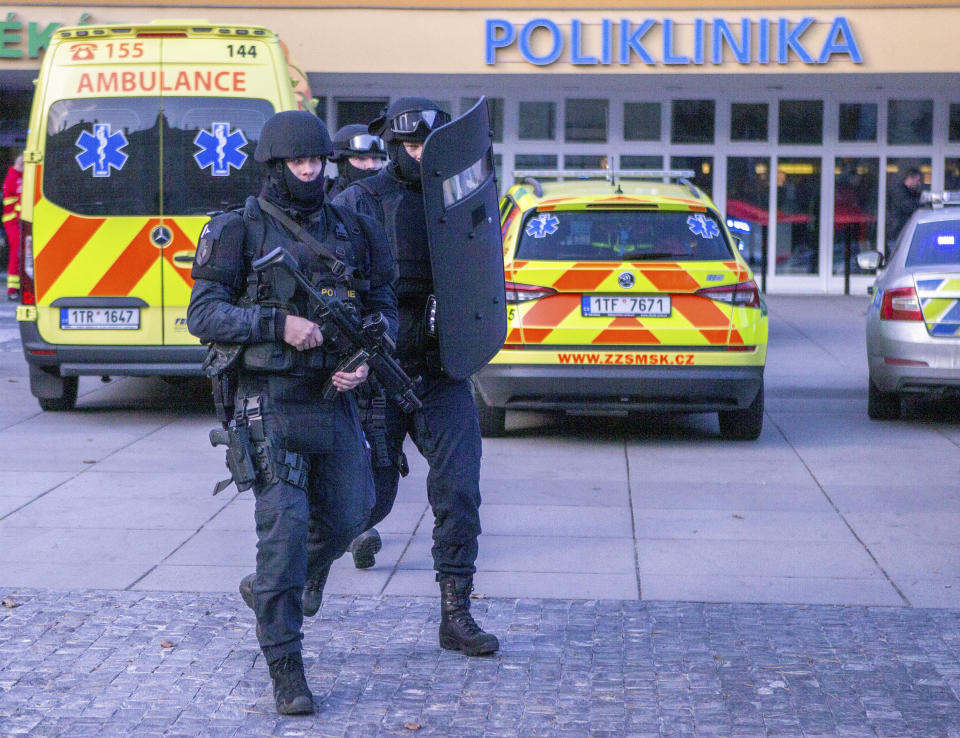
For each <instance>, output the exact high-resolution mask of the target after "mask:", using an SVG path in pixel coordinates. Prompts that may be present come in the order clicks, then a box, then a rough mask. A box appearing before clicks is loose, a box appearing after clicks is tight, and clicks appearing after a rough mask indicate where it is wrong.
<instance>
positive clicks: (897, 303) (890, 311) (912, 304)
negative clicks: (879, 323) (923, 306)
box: [880, 287, 923, 320]
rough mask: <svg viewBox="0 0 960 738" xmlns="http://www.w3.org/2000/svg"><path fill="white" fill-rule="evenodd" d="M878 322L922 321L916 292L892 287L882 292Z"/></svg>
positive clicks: (908, 288) (906, 288)
mask: <svg viewBox="0 0 960 738" xmlns="http://www.w3.org/2000/svg"><path fill="white" fill-rule="evenodd" d="M880 320H923V313H922V312H920V300H919V299H918V298H917V291H916V290H915V289H914V288H913V287H894V288H893V289H889V290H886V291H884V293H883V306H882V307H881V308H880Z"/></svg>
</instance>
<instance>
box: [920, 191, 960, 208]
mask: <svg viewBox="0 0 960 738" xmlns="http://www.w3.org/2000/svg"><path fill="white" fill-rule="evenodd" d="M920 203H921V204H923V205H932V206H933V207H935V208H942V207H943V206H944V205H960V190H945V191H944V192H930V191H929V190H924V191H923V192H921V193H920Z"/></svg>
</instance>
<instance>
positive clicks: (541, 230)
mask: <svg viewBox="0 0 960 738" xmlns="http://www.w3.org/2000/svg"><path fill="white" fill-rule="evenodd" d="M559 225H560V220H559V218H557V216H555V215H550V214H549V213H541V214H540V215H538V216H537V217H536V218H534V219H533V220H531V221H530V222H529V223H527V227H526V230H525V233H526V234H527V235H528V236H532V237H533V238H546V237H547V236H549V235H552V234H554V233H556V232H557V228H558V227H559Z"/></svg>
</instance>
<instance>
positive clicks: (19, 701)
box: [0, 589, 960, 738]
mask: <svg viewBox="0 0 960 738" xmlns="http://www.w3.org/2000/svg"><path fill="white" fill-rule="evenodd" d="M2 597H3V600H4V607H2V608H0V736H15V735H24V734H27V735H36V736H55V735H56V736H70V737H71V738H73V737H74V736H87V735H90V736H127V735H136V736H153V735H164V736H299V735H311V736H379V735H383V736H417V737H418V738H419V737H420V736H436V735H443V736H452V735H455V736H538V735H539V736H596V737H598V738H599V737H601V736H611V737H612V736H616V737H618V738H619V737H620V736H671V735H704V736H761V735H777V736H794V735H796V736H800V735H803V736H875V735H879V736H924V737H927V736H960V699H958V696H960V659H958V651H960V611H956V610H924V609H912V608H865V607H833V606H788V605H748V604H732V605H730V604H692V603H691V604H686V603H666V602H663V603H660V602H636V601H622V602H621V601H616V600H601V601H591V600H525V599H520V600H514V599H478V600H475V601H474V611H475V613H476V614H477V616H478V619H479V620H480V621H481V622H482V624H483V625H484V626H485V627H486V628H487V629H489V630H491V631H492V632H495V633H497V634H498V635H499V636H500V638H501V643H502V651H501V652H500V653H499V654H498V655H496V656H494V657H489V658H473V659H470V658H467V657H465V656H462V655H460V654H457V653H452V652H447V651H442V650H441V649H440V648H439V647H438V645H437V623H438V617H439V612H438V610H439V607H438V600H437V599H436V598H428V597H419V598H417V597H381V598H375V597H337V596H332V597H329V598H328V599H327V601H326V602H325V603H324V605H323V608H322V610H321V611H320V614H319V615H318V616H317V617H316V618H314V619H311V620H308V621H307V624H306V627H305V640H304V657H305V664H306V668H307V677H308V680H309V682H310V684H311V687H312V689H313V692H314V695H315V698H316V700H317V703H318V708H319V711H318V714H317V715H315V716H312V717H298V718H293V717H291V718H280V717H279V716H277V715H276V713H275V712H274V708H273V698H272V691H271V687H270V681H269V677H268V674H267V669H266V666H265V665H264V663H263V660H262V657H261V656H260V655H259V650H258V648H257V643H256V638H255V634H254V620H253V615H252V613H250V611H249V610H247V609H246V608H245V606H244V605H243V603H242V602H241V601H240V598H239V596H232V595H220V594H217V595H210V594H195V593H162V594H156V593H138V592H122V591H77V592H63V591H51V590H34V589H13V590H8V591H4V592H2ZM11 605H13V607H11Z"/></svg>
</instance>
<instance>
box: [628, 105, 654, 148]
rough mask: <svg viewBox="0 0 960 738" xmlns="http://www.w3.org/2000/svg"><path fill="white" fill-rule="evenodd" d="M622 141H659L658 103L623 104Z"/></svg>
mask: <svg viewBox="0 0 960 738" xmlns="http://www.w3.org/2000/svg"><path fill="white" fill-rule="evenodd" d="M623 140H624V141H659V140H660V103H656V102H652V103H624V104H623Z"/></svg>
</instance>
